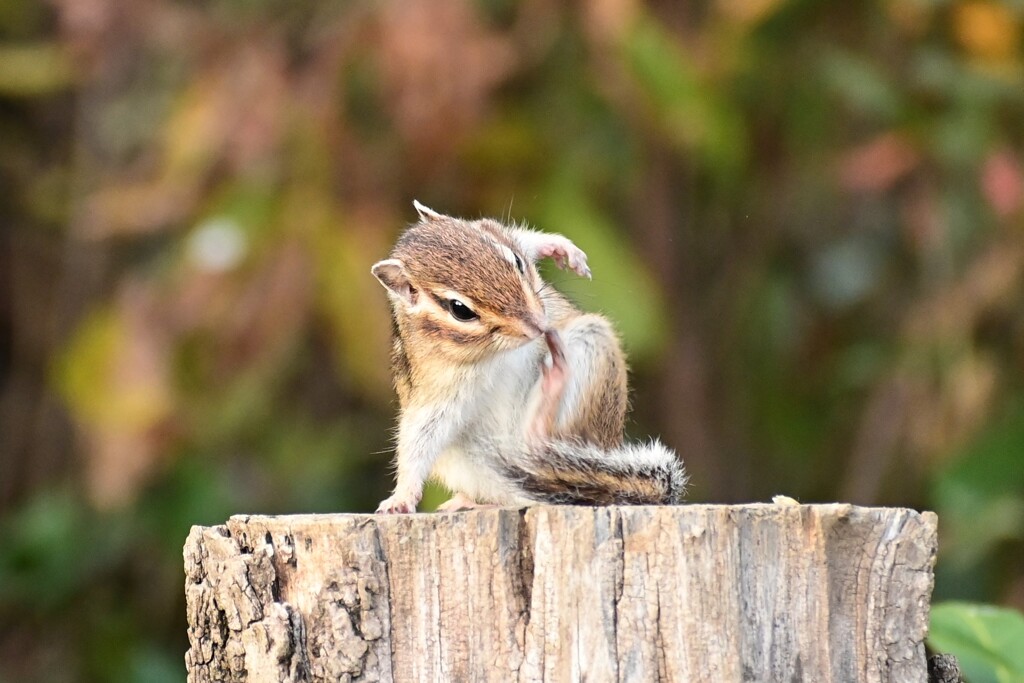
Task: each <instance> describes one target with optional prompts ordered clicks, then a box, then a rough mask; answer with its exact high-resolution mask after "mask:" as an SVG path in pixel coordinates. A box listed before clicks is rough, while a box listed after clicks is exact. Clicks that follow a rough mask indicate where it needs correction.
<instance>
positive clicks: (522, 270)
mask: <svg viewBox="0 0 1024 683" xmlns="http://www.w3.org/2000/svg"><path fill="white" fill-rule="evenodd" d="M512 256H513V257H515V259H516V270H518V271H519V274H520V275H526V268H525V267H524V266H523V259H521V258H519V254H517V253H515V252H512Z"/></svg>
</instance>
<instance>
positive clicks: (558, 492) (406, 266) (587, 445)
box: [371, 202, 686, 513]
mask: <svg viewBox="0 0 1024 683" xmlns="http://www.w3.org/2000/svg"><path fill="white" fill-rule="evenodd" d="M413 205H414V207H415V208H416V211H417V212H418V214H419V218H420V220H419V221H418V222H417V223H415V224H414V225H412V226H411V227H410V228H408V229H407V230H406V231H405V233H404V234H402V236H401V237H400V238H399V240H398V243H397V244H396V245H395V247H394V250H393V251H392V253H391V256H390V258H387V259H385V260H383V261H380V262H379V263H376V264H374V266H373V268H372V269H371V272H372V273H373V275H374V276H375V277H376V278H377V279H378V280H379V281H380V283H381V284H382V285H384V287H385V289H386V290H387V293H388V298H389V299H390V303H391V307H392V314H393V317H392V321H393V325H394V340H393V348H392V354H391V360H392V368H393V372H394V382H395V388H396V391H397V393H398V398H399V403H400V419H399V421H398V430H397V444H396V445H397V449H396V459H395V463H396V469H397V484H396V486H395V491H394V494H393V495H392V496H391V497H389V498H387V499H386V500H384V501H383V502H381V504H380V506H379V507H378V508H377V512H380V513H405V512H414V511H415V510H416V505H417V504H418V503H419V501H420V498H421V497H422V493H423V485H424V483H425V481H426V480H427V478H428V477H430V476H433V477H434V478H436V479H437V480H439V481H440V482H441V483H442V484H444V486H446V487H447V488H448V489H450V490H451V491H452V492H453V494H454V495H453V497H452V499H451V500H449V501H448V502H446V503H444V504H442V505H441V506H440V507H439V508H438V509H439V510H442V511H454V510H460V509H468V508H472V507H477V506H480V505H488V504H490V505H494V504H497V505H529V504H533V503H569V504H589V505H594V504H615V503H618V504H660V503H674V502H677V501H678V500H679V498H680V497H681V496H682V493H683V488H684V486H685V483H686V476H685V474H684V471H683V467H682V464H681V463H680V461H679V459H678V458H677V457H676V455H675V453H673V452H672V451H671V450H669V449H667V448H666V447H664V446H662V445H661V444H660V443H658V442H657V441H653V442H651V443H650V444H646V445H625V444H624V443H623V429H624V423H625V415H626V407H627V382H626V361H625V356H624V354H623V352H622V349H621V346H620V344H619V340H618V337H617V336H616V334H615V331H614V330H613V329H612V326H611V324H610V323H609V322H608V320H607V319H605V318H604V317H602V316H600V315H596V314H593V313H584V312H582V311H580V310H578V309H577V308H575V307H574V306H573V305H572V304H571V303H570V302H569V301H568V299H566V298H565V297H564V296H563V295H562V294H560V293H559V292H557V291H556V290H554V289H553V288H552V287H550V286H549V285H547V284H546V283H545V282H544V281H543V280H542V279H541V277H540V275H539V274H538V272H537V268H536V262H537V261H538V260H539V259H541V258H545V257H549V258H552V259H554V261H555V263H556V264H557V265H558V266H559V267H561V268H563V269H564V268H568V269H570V270H572V271H573V272H575V273H576V274H578V275H581V276H585V277H588V278H589V277H590V275H591V274H590V269H589V267H588V266H587V256H586V254H585V253H584V252H583V251H582V250H580V249H579V248H578V247H577V246H576V245H575V244H573V243H572V242H571V241H570V240H569V239H567V238H565V237H563V236H561V235H557V234H547V233H542V232H537V231H533V230H529V229H526V228H522V227H512V226H506V225H503V224H501V223H499V222H497V221H494V220H488V219H485V220H476V221H467V220H462V219H458V218H452V217H449V216H445V215H442V214H440V213H437V212H436V211H433V210H432V209H429V208H427V207H425V206H423V205H422V204H420V203H419V202H413Z"/></svg>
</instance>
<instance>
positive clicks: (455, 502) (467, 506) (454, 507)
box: [437, 493, 497, 512]
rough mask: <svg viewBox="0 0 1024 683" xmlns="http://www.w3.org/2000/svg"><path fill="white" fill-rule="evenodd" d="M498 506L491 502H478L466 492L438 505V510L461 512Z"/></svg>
mask: <svg viewBox="0 0 1024 683" xmlns="http://www.w3.org/2000/svg"><path fill="white" fill-rule="evenodd" d="M493 507H497V506H496V505H492V504H490V503H478V502H476V501H475V500H473V499H472V498H470V497H469V496H467V495H466V494H464V493H456V494H455V495H454V496H452V497H451V499H449V500H446V501H445V502H443V503H441V504H440V505H438V506H437V511H438V512H459V511H460V510H479V509H481V508H493Z"/></svg>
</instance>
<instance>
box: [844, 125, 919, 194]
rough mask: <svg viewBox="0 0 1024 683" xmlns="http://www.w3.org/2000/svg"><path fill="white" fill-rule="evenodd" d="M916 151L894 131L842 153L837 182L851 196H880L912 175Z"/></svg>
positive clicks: (916, 159) (915, 165) (917, 160)
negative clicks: (878, 194) (867, 194)
mask: <svg viewBox="0 0 1024 683" xmlns="http://www.w3.org/2000/svg"><path fill="white" fill-rule="evenodd" d="M918 162H919V157H918V153H917V150H915V149H914V147H913V146H912V145H911V144H910V142H908V141H907V140H906V138H905V137H904V136H903V135H901V134H900V133H897V132H895V131H889V132H887V133H883V134H881V135H879V136H878V137H876V138H874V139H873V140H871V141H870V142H867V143H865V144H863V145H860V146H859V147H855V148H854V149H852V150H850V151H848V152H846V153H845V154H844V155H843V157H842V159H841V160H840V162H839V182H840V183H841V184H842V186H843V187H844V188H846V189H847V190H852V191H855V192H883V191H885V190H887V189H889V188H891V187H892V186H893V185H894V184H895V183H896V182H897V181H899V180H900V179H901V178H903V177H905V176H906V175H907V174H909V173H910V172H911V171H913V170H914V169H915V168H916V167H917V165H918Z"/></svg>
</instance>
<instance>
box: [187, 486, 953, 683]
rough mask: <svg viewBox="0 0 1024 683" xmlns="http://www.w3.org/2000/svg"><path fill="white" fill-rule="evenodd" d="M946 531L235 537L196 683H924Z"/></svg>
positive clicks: (873, 518)
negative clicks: (941, 534)
mask: <svg viewBox="0 0 1024 683" xmlns="http://www.w3.org/2000/svg"><path fill="white" fill-rule="evenodd" d="M935 551H936V518H935V515H934V514H932V513H928V512H925V513H918V512H914V511H912V510H906V509H893V508H860V507H853V506H849V505H802V506H801V505H760V504H758V505H744V506H706V505H686V506H678V507H607V508H585V507H548V506H539V507H534V508H529V509H526V510H517V509H490V510H480V511H472V512H464V513H455V514H430V515H422V514H419V515H396V516H374V515H309V516H289V517H255V516H253V517H249V516H236V517H232V518H231V519H230V520H229V521H228V523H227V524H226V525H224V526H218V527H212V528H202V527H194V528H193V529H192V532H191V533H190V534H189V537H188V540H187V542H186V544H185V573H186V576H187V579H186V596H187V603H188V623H189V639H190V641H191V649H190V650H189V652H188V654H187V655H186V657H185V659H186V663H187V666H188V672H189V680H190V681H213V680H217V681H219V680H228V681H321V680H330V681H376V680H382V681H390V680H396V681H572V680H590V681H616V680H623V681H656V680H666V681H687V682H690V681H709V682H715V683H719V682H722V681H816V682H826V681H864V682H869V683H870V682H873V681H894V682H895V681H899V682H900V683H904V682H914V681H920V682H921V683H924V681H925V680H926V664H925V653H924V645H923V639H924V636H925V633H926V630H927V623H928V605H929V598H930V594H931V589H932V581H933V576H932V567H933V563H934V559H935Z"/></svg>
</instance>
